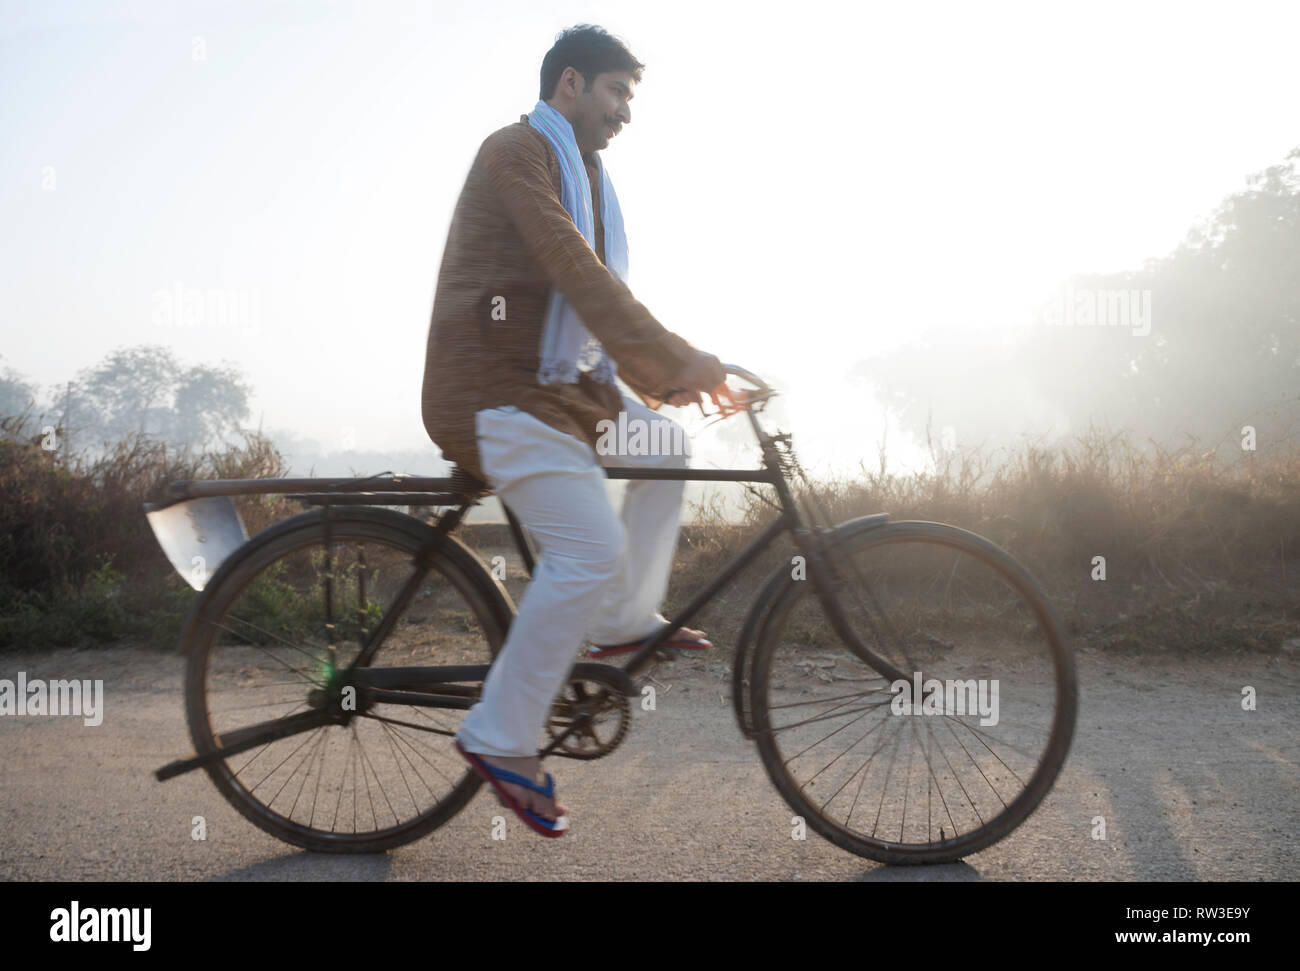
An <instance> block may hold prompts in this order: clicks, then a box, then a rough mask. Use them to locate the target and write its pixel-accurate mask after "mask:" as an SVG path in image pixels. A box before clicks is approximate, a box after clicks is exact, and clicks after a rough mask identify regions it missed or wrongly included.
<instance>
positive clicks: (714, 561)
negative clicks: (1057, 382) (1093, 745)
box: [669, 430, 1300, 653]
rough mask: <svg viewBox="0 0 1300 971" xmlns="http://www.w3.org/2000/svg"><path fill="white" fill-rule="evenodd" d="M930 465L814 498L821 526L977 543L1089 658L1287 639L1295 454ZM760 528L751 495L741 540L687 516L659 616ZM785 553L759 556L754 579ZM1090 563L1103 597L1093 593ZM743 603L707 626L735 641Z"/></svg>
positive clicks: (825, 490) (1074, 457)
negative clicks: (912, 530)
mask: <svg viewBox="0 0 1300 971" xmlns="http://www.w3.org/2000/svg"><path fill="white" fill-rule="evenodd" d="M936 465H937V471H935V472H933V473H930V474H923V475H906V476H904V475H895V474H891V473H889V472H888V470H887V468H886V462H885V460H884V459H883V458H882V459H881V461H880V466H879V468H878V469H876V470H868V469H867V468H865V467H863V468H862V475H861V476H860V477H857V478H853V479H849V480H837V481H820V482H816V483H814V486H815V489H816V492H817V494H818V495H819V496H820V498H821V500H822V502H823V503H824V505H825V507H826V509H827V511H828V513H829V519H830V520H831V521H833V522H841V521H843V520H845V519H850V518H853V517H855V516H863V515H868V514H871V513H877V512H888V513H889V514H890V515H891V518H893V519H895V520H905V519H921V520H930V521H936V522H947V523H951V524H953V525H956V526H960V527H962V528H965V529H969V530H971V531H973V532H976V533H979V534H981V535H983V536H985V537H987V538H988V539H991V540H992V541H993V542H995V543H997V544H998V545H999V546H1001V547H1003V548H1004V549H1006V550H1007V551H1008V552H1010V553H1011V554H1012V555H1013V556H1015V557H1016V559H1018V560H1019V561H1020V562H1021V563H1023V564H1024V565H1025V566H1026V567H1027V568H1028V569H1029V570H1030V572H1031V573H1033V574H1034V575H1035V576H1036V577H1037V578H1038V579H1039V580H1040V582H1042V583H1043V585H1044V587H1045V588H1046V590H1047V592H1048V594H1049V596H1050V597H1051V598H1052V600H1053V602H1054V603H1055V604H1056V605H1057V607H1058V609H1059V610H1060V611H1061V613H1062V615H1063V617H1064V618H1065V620H1066V624H1067V627H1068V629H1069V632H1070V633H1071V634H1073V635H1077V636H1079V637H1081V638H1083V639H1084V641H1085V642H1087V643H1092V644H1095V645H1097V646H1102V647H1110V648H1128V649H1136V650H1142V651H1166V650H1167V651H1174V652H1194V653H1205V652H1231V651H1240V650H1252V651H1266V652H1275V651H1278V650H1281V649H1282V645H1283V643H1284V642H1285V641H1288V640H1291V639H1294V638H1296V637H1297V636H1300V450H1292V451H1289V452H1286V453H1279V452H1273V453H1269V454H1263V453H1257V452H1240V453H1239V454H1238V455H1237V456H1235V458H1234V457H1231V456H1230V457H1229V458H1228V459H1222V458H1219V457H1218V454H1217V453H1216V452H1213V451H1210V452H1207V451H1203V450H1200V449H1198V448H1196V447H1195V446H1191V445H1189V446H1187V447H1184V448H1181V449H1176V450H1169V449H1162V448H1159V447H1156V448H1154V449H1153V450H1152V451H1150V452H1144V451H1142V450H1140V449H1138V448H1137V447H1136V446H1135V445H1134V444H1133V443H1132V442H1131V441H1130V440H1129V439H1128V438H1127V437H1125V436H1123V435H1106V434H1103V433H1101V432H1098V431H1096V430H1091V431H1089V432H1088V433H1086V434H1084V435H1081V436H1079V437H1078V438H1077V439H1075V441H1074V442H1073V443H1072V444H1070V445H1069V446H1067V447H1065V448H1061V449H1057V450H1048V449H1043V448H1039V447H1035V446H1027V447H1026V448H1024V449H1023V450H1022V451H1021V452H1020V453H1019V454H1017V455H1013V456H1011V457H1010V459H1009V460H1006V461H1002V462H998V463H994V462H993V461H992V459H991V457H989V456H987V455H982V454H980V453H978V452H966V453H961V454H956V453H950V454H947V455H945V456H942V457H938V461H937V462H936ZM765 492H766V493H767V494H770V490H765ZM774 517H775V511H774V510H773V509H772V508H771V507H770V506H769V505H768V503H766V502H764V501H762V499H761V498H760V497H759V496H758V495H757V494H756V493H755V494H754V496H753V498H752V500H751V502H750V505H749V508H748V510H747V515H746V518H745V522H743V523H741V524H734V523H728V522H726V521H724V520H723V519H722V518H721V517H720V516H717V515H714V514H712V513H711V511H710V510H708V509H703V510H701V511H700V521H699V522H698V523H697V524H696V525H695V526H694V527H686V528H685V529H684V530H683V538H682V542H681V543H680V545H679V550H678V559H679V564H678V568H677V571H676V573H675V575H674V577H673V582H672V585H671V587H670V591H669V595H670V600H671V601H672V603H673V605H679V604H681V603H684V602H685V601H686V599H688V598H689V597H690V596H691V595H692V594H693V593H694V592H695V591H696V590H698V589H699V588H700V587H701V586H702V585H703V584H704V583H706V582H707V580H708V578H709V577H710V576H711V575H712V574H713V572H714V571H715V570H716V569H717V568H718V567H719V566H720V565H721V564H722V563H723V562H725V561H726V559H727V558H729V556H730V555H731V554H732V553H734V552H735V551H736V550H739V549H741V548H742V547H743V545H744V544H745V542H747V541H748V540H749V539H750V538H752V537H753V536H755V535H757V534H758V532H759V531H760V530H761V528H762V526H764V525H766V524H767V523H769V522H771V521H772V519H773V518H774ZM790 552H791V550H790V549H789V548H784V547H783V548H782V549H781V550H780V551H773V552H771V553H769V554H768V556H766V557H765V558H764V561H765V565H764V568H763V571H762V572H763V573H766V572H767V571H769V570H771V569H772V568H773V567H774V566H776V565H778V564H779V563H783V562H784V563H788V562H789V554H790ZM1098 556H1101V557H1104V558H1105V567H1106V578H1105V580H1104V581H1102V580H1095V579H1093V572H1094V557H1098ZM781 557H783V559H782V558H781ZM757 588H758V577H753V576H747V577H743V578H742V580H741V581H740V582H739V584H738V591H739V595H738V596H737V595H736V594H734V593H733V595H732V596H731V597H729V598H728V601H727V602H725V603H723V604H721V605H719V606H720V608H721V609H717V608H715V609H714V610H713V611H712V616H713V617H714V619H715V621H717V622H721V624H722V625H723V627H724V628H725V629H729V630H735V629H737V628H738V627H739V624H740V623H741V622H742V620H743V616H744V613H743V608H745V607H747V605H748V603H749V602H750V601H751V600H752V598H753V595H754V592H755V591H756V590H757ZM703 620H705V621H708V620H709V615H706V616H705V617H704V618H703Z"/></svg>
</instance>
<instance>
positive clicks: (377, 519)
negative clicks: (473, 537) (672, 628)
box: [183, 508, 513, 853]
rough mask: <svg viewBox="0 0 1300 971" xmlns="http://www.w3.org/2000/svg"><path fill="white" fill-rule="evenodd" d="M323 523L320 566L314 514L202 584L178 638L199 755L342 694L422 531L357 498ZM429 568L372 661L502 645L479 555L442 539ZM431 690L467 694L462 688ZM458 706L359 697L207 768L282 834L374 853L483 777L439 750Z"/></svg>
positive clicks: (449, 808)
mask: <svg viewBox="0 0 1300 971" xmlns="http://www.w3.org/2000/svg"><path fill="white" fill-rule="evenodd" d="M330 531H331V536H332V542H331V543H330V549H329V554H330V555H329V557H328V560H327V557H326V530H325V523H324V521H323V515H322V513H321V512H319V511H318V512H309V513H304V514H302V515H300V516H295V517H294V518H292V519H289V520H286V521H285V522H283V523H280V524H278V525H276V526H274V527H272V528H271V529H268V530H267V531H265V532H264V533H262V534H261V535H259V536H258V537H256V538H254V540H253V541H252V542H250V543H249V544H248V545H247V546H245V547H244V548H243V549H242V550H240V551H239V552H238V553H237V554H236V555H235V557H234V558H232V560H231V561H230V562H229V563H227V564H223V566H222V567H221V569H220V570H219V571H218V573H217V575H216V576H214V577H213V579H212V581H211V582H210V584H209V585H208V587H207V589H205V591H204V593H203V595H202V600H201V601H200V602H199V603H198V604H197V605H196V608H195V610H194V613H193V615H192V617H191V619H190V621H189V623H188V624H187V626H186V630H185V633H184V635H183V636H184V641H185V646H186V648H187V649H188V650H189V661H188V667H187V674H186V698H185V701H186V711H187V715H188V719H189V726H190V735H191V737H192V739H193V741H194V746H195V750H196V752H198V754H200V755H202V754H206V753H208V752H212V751H217V750H219V749H220V748H222V747H223V746H222V742H221V740H222V739H223V738H225V739H230V738H232V737H237V734H236V733H238V732H239V731H240V730H246V729H249V728H250V727H251V726H261V725H265V724H267V723H271V722H278V721H279V720H282V719H287V718H292V717H294V716H298V717H299V718H301V717H302V714H303V713H304V712H310V711H312V710H313V709H319V708H321V707H322V706H323V705H324V704H325V702H324V701H323V699H326V698H330V697H334V696H338V697H342V694H341V692H342V691H343V690H344V689H345V688H346V686H345V685H344V684H343V683H342V681H343V675H344V674H345V672H346V670H347V668H348V666H349V665H351V664H352V662H353V661H354V660H355V659H356V658H357V657H358V655H359V654H360V652H361V649H362V646H363V645H364V644H365V642H366V640H367V638H368V636H369V634H370V632H371V631H372V630H373V629H375V627H376V625H377V624H378V622H379V621H380V619H381V618H382V617H384V615H385V614H386V613H388V611H389V608H390V606H391V605H392V604H393V602H394V599H395V597H396V595H397V593H398V591H399V590H400V589H401V588H402V587H403V585H404V584H405V583H406V582H407V581H408V579H409V578H410V577H411V576H412V574H413V572H414V571H415V570H417V569H419V567H418V566H417V563H416V555H417V553H419V552H420V551H421V549H422V548H423V547H424V546H425V544H426V543H427V542H428V541H429V539H430V538H431V537H432V534H433V531H432V528H431V527H429V526H428V525H426V524H424V523H421V522H419V521H418V520H416V519H414V518H412V517H410V516H405V515H402V514H399V513H396V512H393V511H391V510H381V509H364V508H353V509H349V510H346V511H336V512H335V513H334V520H333V521H332V522H331V524H330ZM429 563H430V567H429V569H428V572H427V573H426V574H425V575H424V577H423V579H422V581H421V582H420V585H419V587H418V588H417V592H416V594H415V596H414V598H413V599H412V600H411V602H410V603H409V604H408V606H407V607H406V609H405V610H404V611H403V612H402V615H401V616H400V617H399V618H397V622H396V624H395V625H394V626H393V627H392V628H391V629H390V630H389V633H388V634H387V636H386V637H385V638H384V640H383V642H382V644H381V645H380V646H379V649H378V651H377V652H376V653H375V655H374V656H373V657H372V658H371V659H370V663H369V665H368V666H369V667H371V668H384V667H432V666H443V665H464V664H480V665H481V664H489V663H491V661H492V660H493V658H494V657H495V656H496V654H497V652H498V651H499V650H500V648H501V646H502V644H503V643H504V640H505V635H506V632H507V630H508V627H509V622H510V618H511V617H512V616H513V608H512V606H511V605H510V603H509V599H508V597H506V595H505V594H504V592H503V591H502V590H501V589H500V587H499V586H498V585H497V584H496V583H495V581H493V580H492V579H491V577H490V574H488V573H487V571H486V570H485V569H484V568H483V566H482V564H481V563H480V562H479V561H478V560H477V559H476V558H475V557H474V555H473V554H472V553H470V552H469V551H468V550H467V549H466V548H465V547H464V546H462V545H461V544H460V543H459V542H457V541H455V540H453V539H451V538H447V539H446V540H445V541H444V543H443V544H442V545H441V546H440V547H439V548H438V549H437V550H434V551H433V552H432V554H431V556H430V557H429ZM327 565H328V573H329V574H330V575H331V576H332V580H331V582H330V583H329V586H328V595H327V585H326V576H327ZM330 623H332V625H333V635H332V637H331V636H329V634H328V631H327V624H330ZM331 641H332V644H331ZM353 690H354V691H355V690H356V689H355V688H354V689H353ZM438 690H439V691H444V692H446V691H451V692H455V691H459V692H460V693H462V694H464V695H465V696H466V697H470V696H471V695H473V694H475V693H476V689H475V686H470V685H461V686H458V687H451V688H446V689H438ZM363 697H364V696H363ZM464 715H465V711H463V710H458V709H450V708H425V707H415V706H411V705H406V704H397V703H392V702H388V703H374V704H365V703H364V702H361V703H360V704H359V705H358V707H357V709H356V714H355V716H354V717H352V718H351V719H350V720H348V721H347V723H346V724H339V723H329V724H323V725H320V726H317V727H312V728H309V729H308V730H306V731H300V732H298V733H296V734H293V735H289V736H288V737H285V738H281V739H277V740H273V741H269V742H267V743H265V744H264V745H259V746H258V747H255V748H253V749H250V750H248V751H244V752H240V753H237V754H235V755H232V756H230V757H228V758H226V759H223V760H221V761H219V762H215V763H212V764H210V765H208V766H207V772H208V774H209V776H210V777H211V778H212V781H213V782H214V783H215V784H216V786H217V789H218V790H219V791H220V792H221V793H222V794H223V795H224V796H225V797H226V799H227V800H228V801H229V802H230V803H231V804H232V805H234V807H235V808H236V809H238V810H239V812H240V813H241V814H243V815H244V817H245V818H247V819H248V820H249V821H251V822H252V823H254V824H256V825H257V826H259V827H261V828H262V829H263V830H265V831H267V832H268V833H271V834H272V835H274V836H276V837H278V838H279V839H281V840H284V841H285V842H287V843H291V844H293V845H295V846H301V847H304V848H306V849H311V850H321V851H326V852H335V853H369V852H376V851H379V850H386V849H389V848H391V847H394V846H399V845H401V844H403V843H407V842H410V841H411V840H414V839H417V838H419V837H420V836H423V835H424V834H426V833H428V832H430V831H431V830H433V829H435V828H436V827H438V826H440V825H442V824H443V823H444V822H446V821H447V820H448V819H450V818H451V817H452V816H453V815H455V813H456V812H458V811H459V810H460V809H461V808H462V807H463V806H464V805H465V804H466V803H467V802H468V801H469V800H470V799H471V798H472V797H473V795H474V793H475V792H476V791H477V790H478V787H479V782H480V780H479V776H478V775H477V774H476V773H474V772H473V771H471V770H469V769H468V767H467V766H466V765H465V763H464V760H463V759H461V758H460V757H459V755H458V754H457V753H456V751H455V749H454V747H453V745H452V744H451V737H452V736H454V735H455V733H456V730H457V729H458V728H459V725H460V722H461V720H462V719H463V717H464Z"/></svg>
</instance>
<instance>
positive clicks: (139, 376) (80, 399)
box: [71, 346, 251, 446]
mask: <svg viewBox="0 0 1300 971" xmlns="http://www.w3.org/2000/svg"><path fill="white" fill-rule="evenodd" d="M250 393H251V392H250V388H249V387H248V385H247V383H246V382H245V381H244V379H243V377H242V376H241V374H240V373H239V371H238V370H237V369H236V368H234V367H232V366H229V365H225V366H217V367H214V366H210V365H195V366H193V367H188V368H187V367H183V366H182V365H181V364H180V363H179V362H177V360H176V358H175V356H174V355H173V354H172V352H171V351H169V350H167V349H166V348H162V347H149V346H139V347H132V348H119V349H117V350H114V351H113V352H111V353H110V354H109V355H108V356H107V357H106V358H105V359H104V360H103V361H102V362H101V363H100V364H98V365H96V366H95V367H92V368H87V369H86V370H84V371H82V372H81V373H80V374H78V376H77V379H76V381H75V383H74V386H73V391H72V395H71V397H72V398H73V410H74V412H75V414H76V416H77V418H78V421H77V422H75V423H74V425H73V431H74V432H75V433H76V434H77V437H78V439H79V440H81V441H83V442H85V444H87V445H90V444H92V443H96V442H104V441H116V440H118V439H120V438H122V437H123V436H125V435H127V434H130V433H132V432H137V433H141V434H145V435H150V436H153V437H156V438H159V439H161V440H163V441H166V442H168V443H170V444H175V445H184V444H189V445H194V446H204V445H207V444H209V443H211V442H212V441H214V440H216V439H220V438H222V437H223V436H224V435H226V434H227V433H233V432H237V431H238V430H239V428H240V422H241V421H242V420H244V419H245V418H247V417H248V414H249V407H248V398H249V395H250Z"/></svg>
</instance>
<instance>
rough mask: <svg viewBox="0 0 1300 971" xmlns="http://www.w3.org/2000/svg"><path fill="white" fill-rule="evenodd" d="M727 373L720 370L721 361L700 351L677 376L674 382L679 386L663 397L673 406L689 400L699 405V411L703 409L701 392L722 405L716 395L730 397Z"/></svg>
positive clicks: (680, 405)
mask: <svg viewBox="0 0 1300 971" xmlns="http://www.w3.org/2000/svg"><path fill="white" fill-rule="evenodd" d="M726 381H727V375H726V373H725V372H724V371H723V370H722V362H721V361H719V360H718V359H717V358H716V357H714V356H713V355H712V354H705V353H704V352H703V351H700V352H699V353H698V354H696V356H695V359H694V360H693V361H691V363H690V364H688V365H687V366H686V370H684V371H682V373H681V374H679V375H678V376H677V381H676V384H677V385H679V387H678V388H677V389H675V390H673V391H670V392H669V393H668V396H667V397H666V398H664V400H665V401H666V402H668V404H670V405H672V406H673V407H675V408H680V407H682V406H683V405H689V404H690V403H691V402H694V403H695V404H697V405H699V406H700V411H701V412H703V411H704V404H703V399H701V397H700V393H701V392H703V393H705V394H707V395H708V396H709V397H710V398H712V399H713V403H714V404H715V405H718V407H719V408H721V407H722V405H721V404H720V403H719V401H718V396H719V395H723V396H725V397H726V398H727V399H728V400H730V399H731V389H729V388H728V387H727V384H726Z"/></svg>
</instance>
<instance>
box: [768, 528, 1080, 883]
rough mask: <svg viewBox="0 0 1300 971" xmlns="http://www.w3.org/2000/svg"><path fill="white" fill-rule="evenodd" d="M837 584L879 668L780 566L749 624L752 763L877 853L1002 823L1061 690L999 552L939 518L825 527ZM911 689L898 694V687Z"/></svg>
mask: <svg viewBox="0 0 1300 971" xmlns="http://www.w3.org/2000/svg"><path fill="white" fill-rule="evenodd" d="M829 549H830V551H831V552H830V554H829V555H830V556H831V557H832V559H833V561H834V562H833V564H832V566H833V571H834V572H835V573H836V575H837V581H836V584H835V586H836V590H837V597H838V599H839V601H840V603H841V605H842V607H843V610H844V612H845V617H846V619H847V621H848V623H849V626H850V627H851V629H852V630H853V631H854V633H856V634H857V635H858V637H859V638H860V639H861V641H862V643H863V644H864V645H866V647H867V649H868V650H869V651H871V652H873V653H874V654H876V655H879V656H880V657H881V658H883V659H885V660H886V661H888V662H889V663H890V664H892V665H894V666H895V667H896V668H898V669H899V670H900V671H902V672H905V673H906V675H907V678H908V680H907V681H906V682H904V683H903V684H896V683H892V682H890V681H889V680H888V679H886V678H885V677H883V676H882V675H881V674H880V673H879V672H877V671H876V670H875V669H874V668H873V667H872V666H871V665H869V664H868V663H867V662H866V660H864V658H863V657H860V656H859V652H856V651H854V650H852V649H851V648H850V647H849V646H847V645H846V644H845V642H844V641H843V640H842V639H841V638H840V637H839V636H838V635H837V634H836V633H835V632H834V631H833V630H832V628H831V626H830V624H829V623H828V622H827V618H826V616H825V612H824V611H823V608H822V605H821V602H820V600H819V598H818V597H817V595H816V593H815V591H814V588H813V583H812V581H811V580H808V581H802V582H801V581H799V580H794V579H792V580H791V582H790V583H789V584H788V585H787V586H786V587H785V589H784V590H783V591H782V592H781V593H780V594H779V595H778V597H777V598H776V599H775V601H774V602H773V604H772V606H771V609H770V612H769V614H768V615H767V617H766V619H765V621H764V623H763V627H762V629H761V630H760V632H759V636H758V643H757V647H756V653H755V657H754V667H753V672H752V675H751V684H750V705H751V710H752V712H753V716H752V717H753V725H754V729H755V736H756V741H757V743H758V748H759V753H760V755H761V757H762V760H763V765H764V767H765V768H766V770H767V772H768V775H769V776H770V778H771V779H772V781H773V783H774V784H775V785H776V787H777V789H778V790H779V791H780V792H781V794H782V796H784V798H785V799H786V801H787V802H788V803H789V804H790V806H791V807H792V808H793V809H794V811H795V812H796V813H798V814H800V815H801V816H803V817H804V819H805V820H806V821H807V823H808V825H809V826H811V827H812V828H813V829H814V830H815V831H816V832H818V833H820V834H821V835H823V836H825V837H826V838H827V839H829V840H830V841H831V842H833V843H835V844H836V845H837V846H840V847H842V848H843V849H846V850H849V851H851V852H853V853H856V854H858V855H860V856H864V857H867V858H869V859H873V860H878V861H881V862H884V863H894V864H907V863H940V862H949V861H952V860H956V859H959V858H961V857H963V856H965V855H968V854H970V853H974V852H976V851H977V850H981V849H984V848H985V847H988V846H989V845H991V844H993V843H995V842H997V841H998V840H1000V839H1002V838H1003V837H1005V836H1006V835H1007V834H1008V833H1010V832H1011V831H1012V830H1013V829H1015V828H1016V826H1018V825H1019V824H1020V823H1021V822H1023V821H1024V820H1025V819H1026V818H1027V817H1028V816H1029V814H1030V813H1031V812H1033V810H1034V809H1035V808H1036V807H1037V806H1038V804H1039V803H1040V802H1041V800H1042V799H1043V797H1044V796H1045V795H1046V794H1047V792H1048V790H1049V789H1050V788H1051V787H1052V784H1053V782H1054V781H1055V779H1056V776H1057V773H1058V772H1059V771H1060V769H1061V765H1062V763H1063V762H1064V761H1065V757H1066V754H1067V752H1068V751H1069V747H1070V741H1071V739H1072V737H1073V734H1074V724H1075V716H1076V709H1077V705H1078V688H1077V684H1076V679H1075V671H1074V663H1073V659H1072V657H1071V654H1070V651H1069V649H1068V648H1067V647H1066V645H1065V642H1064V637H1063V635H1062V631H1061V625H1060V622H1059V620H1058V618H1057V617H1056V613H1055V611H1054V610H1053V608H1052V606H1051V604H1050V602H1049V601H1048V599H1047V597H1046V595H1045V594H1044V593H1043V591H1042V588H1041V587H1040V586H1039V584H1038V583H1037V582H1036V581H1035V580H1034V579H1033V578H1032V577H1031V576H1030V575H1029V573H1028V572H1026V571H1025V569H1024V568H1023V567H1022V566H1021V565H1020V564H1019V563H1017V562H1016V561H1015V560H1014V559H1013V558H1012V557H1011V556H1010V554H1008V553H1007V552H1006V551H1004V550H1002V549H1000V548H999V547H997V546H995V545H994V544H992V543H990V542H988V541H987V540H985V539H982V538H981V537H979V536H976V535H975V534H973V533H970V532H967V531H966V530H963V529H958V528H956V527H953V526H947V525H944V524H941V523H928V522H895V523H889V524H888V525H882V526H879V527H876V528H871V529H865V530H860V531H854V530H846V529H841V530H839V531H838V538H837V539H835V540H834V541H832V543H831V545H830V546H829ZM918 683H919V684H920V686H921V695H920V701H921V703H920V704H918V705H913V704H912V703H911V700H912V697H913V688H914V686H915V685H916V684H918Z"/></svg>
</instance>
